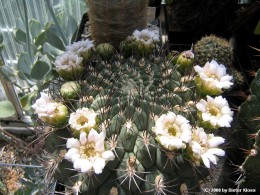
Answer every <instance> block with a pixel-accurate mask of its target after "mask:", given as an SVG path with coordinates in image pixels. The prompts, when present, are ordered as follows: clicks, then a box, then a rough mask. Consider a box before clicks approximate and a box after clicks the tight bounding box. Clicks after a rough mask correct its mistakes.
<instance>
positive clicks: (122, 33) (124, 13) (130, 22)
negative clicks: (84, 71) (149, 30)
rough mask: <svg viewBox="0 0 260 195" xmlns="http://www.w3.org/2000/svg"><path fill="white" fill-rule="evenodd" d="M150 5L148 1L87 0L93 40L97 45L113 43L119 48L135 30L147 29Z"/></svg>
mask: <svg viewBox="0 0 260 195" xmlns="http://www.w3.org/2000/svg"><path fill="white" fill-rule="evenodd" d="M148 3H149V1H148V0H129V1H117V0H113V1H109V2H107V1H104V0H87V5H88V7H89V11H88V14H89V21H90V33H91V36H92V38H93V40H94V41H95V42H96V44H100V43H111V44H112V45H114V46H118V44H119V43H120V42H121V41H123V40H125V39H126V38H127V36H129V35H131V34H132V32H133V31H134V30H136V29H139V30H140V29H143V28H145V27H146V26H147V17H146V15H147V12H146V10H147V7H148ZM104 14H105V17H104Z"/></svg>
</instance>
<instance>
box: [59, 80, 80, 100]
mask: <svg viewBox="0 0 260 195" xmlns="http://www.w3.org/2000/svg"><path fill="white" fill-rule="evenodd" d="M80 91H81V89H80V85H79V83H78V82H75V81H69V82H66V83H64V84H63V85H62V86H61V88H60V93H61V95H62V97H63V98H64V99H78V97H79V94H80Z"/></svg>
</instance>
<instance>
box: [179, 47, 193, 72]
mask: <svg viewBox="0 0 260 195" xmlns="http://www.w3.org/2000/svg"><path fill="white" fill-rule="evenodd" d="M176 63H177V65H178V69H179V70H180V71H181V72H184V71H185V70H188V69H189V68H191V67H192V66H193V63H194V53H193V52H192V51H191V50H187V51H184V52H182V53H181V54H180V55H179V56H178V58H177V61H176Z"/></svg>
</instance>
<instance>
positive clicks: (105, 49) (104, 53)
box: [96, 43, 114, 60]
mask: <svg viewBox="0 0 260 195" xmlns="http://www.w3.org/2000/svg"><path fill="white" fill-rule="evenodd" d="M96 53H97V54H98V55H99V57H100V58H101V59H102V60H107V59H110V58H111V57H112V56H113V55H114V46H113V45H111V44H110V43H101V44H99V45H98V46H97V47H96Z"/></svg>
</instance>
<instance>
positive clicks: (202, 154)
mask: <svg viewBox="0 0 260 195" xmlns="http://www.w3.org/2000/svg"><path fill="white" fill-rule="evenodd" d="M224 142H225V139H224V138H222V137H218V136H216V137H215V136H214V135H213V134H206V133H205V132H204V129H203V128H200V127H197V128H194V129H193V130H192V140H191V141H190V143H189V148H190V149H191V151H192V157H191V158H192V159H193V161H194V162H195V164H196V165H198V166H200V162H201V161H202V162H203V163H204V165H205V166H206V167H207V168H210V163H213V164H215V165H216V164H217V161H218V157H217V156H224V155H225V151H224V150H222V149H220V148H218V146H219V145H220V144H223V143H224Z"/></svg>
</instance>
